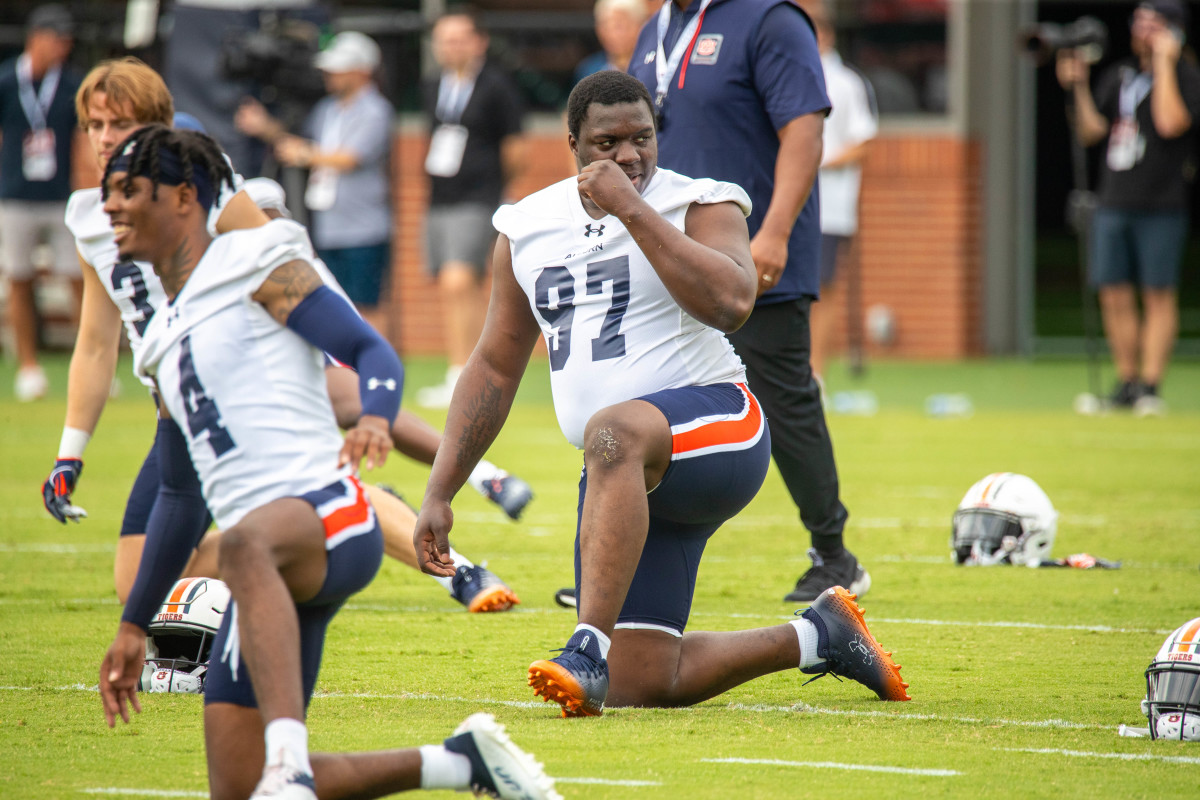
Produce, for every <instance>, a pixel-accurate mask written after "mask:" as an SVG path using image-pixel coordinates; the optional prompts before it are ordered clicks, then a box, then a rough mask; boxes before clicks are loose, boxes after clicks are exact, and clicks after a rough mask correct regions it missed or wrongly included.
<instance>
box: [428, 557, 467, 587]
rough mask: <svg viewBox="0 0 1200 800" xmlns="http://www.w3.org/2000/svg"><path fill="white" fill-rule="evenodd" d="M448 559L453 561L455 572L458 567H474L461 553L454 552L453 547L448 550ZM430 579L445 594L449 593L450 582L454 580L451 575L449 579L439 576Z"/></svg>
mask: <svg viewBox="0 0 1200 800" xmlns="http://www.w3.org/2000/svg"><path fill="white" fill-rule="evenodd" d="M450 559H451V560H452V561H454V570H455V571H456V572H457V571H458V568H459V567H473V566H475V565H474V564H473V563H471V559H469V558H467V557H466V556H464V555H463V554H462V553H460V552H458V551H457V550H455V549H454V548H453V547H451V548H450ZM430 577H432V578H433V579H434V580H435V581H437V582H438V583H439V584H441V586H442V588H443V589H445V590H446V591H447V592H449V591H451V586H450V582H451V581H453V580H454V576H453V575H451V576H450V577H449V578H443V577H442V576H440V575H431V576H430Z"/></svg>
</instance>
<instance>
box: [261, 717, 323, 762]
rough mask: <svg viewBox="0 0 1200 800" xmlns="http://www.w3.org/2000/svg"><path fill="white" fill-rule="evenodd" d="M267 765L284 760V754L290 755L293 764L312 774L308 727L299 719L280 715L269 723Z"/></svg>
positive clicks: (267, 730) (267, 731)
mask: <svg viewBox="0 0 1200 800" xmlns="http://www.w3.org/2000/svg"><path fill="white" fill-rule="evenodd" d="M266 740H267V766H268V767H270V766H274V765H276V764H280V763H282V762H283V757H284V754H285V753H286V754H287V755H288V756H290V757H291V758H290V761H291V762H292V765H293V766H295V767H297V768H298V769H302V770H304V771H305V772H307V773H308V774H309V775H311V774H312V764H311V763H309V760H308V728H306V727H304V723H303V722H301V721H300V720H298V719H292V718H290V717H280V718H279V719H276V720H272V721H271V722H269V723H267V729H266Z"/></svg>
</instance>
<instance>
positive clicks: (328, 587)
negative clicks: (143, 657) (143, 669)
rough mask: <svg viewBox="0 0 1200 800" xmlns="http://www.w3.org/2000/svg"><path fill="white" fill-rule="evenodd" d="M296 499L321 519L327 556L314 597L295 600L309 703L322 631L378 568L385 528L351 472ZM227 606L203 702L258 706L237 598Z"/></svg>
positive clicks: (306, 703) (323, 645)
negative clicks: (238, 629) (242, 646)
mask: <svg viewBox="0 0 1200 800" xmlns="http://www.w3.org/2000/svg"><path fill="white" fill-rule="evenodd" d="M299 499H301V500H304V501H305V502H307V503H309V504H311V505H312V507H313V509H314V510H315V511H316V512H317V515H318V516H319V517H321V521H322V522H323V523H324V524H325V550H326V558H327V559H328V563H327V565H326V572H325V584H324V585H323V586H322V587H321V591H319V592H318V593H317V596H316V597H314V598H313V599H311V600H308V601H306V602H304V603H298V604H297V605H296V614H297V616H298V617H299V619H300V666H301V669H302V671H303V679H304V705H305V707H306V708H307V707H308V701H309V700H310V699H312V693H313V688H314V687H315V686H316V684H317V673H318V672H319V671H320V669H321V651H322V650H323V649H324V647H325V631H326V630H327V629H328V628H329V623H330V622H331V621H332V620H333V617H334V615H336V614H337V612H338V610H339V609H341V607H342V604H343V603H345V602H346V600H347V599H348V598H350V597H351V596H352V595H354V594H355V593H357V592H359V591H361V590H362V589H363V588H365V587H366V586H367V584H369V583H370V582H371V579H372V578H374V577H375V573H376V572H378V571H379V565H380V563H381V562H382V561H383V534H382V533H381V532H380V530H379V522H378V520H376V518H375V509H373V508H372V507H371V502H370V500H368V499H367V494H366V490H364V489H363V486H362V484H361V483H360V482H359V480H358V478H356V477H354V476H350V477H348V478H345V479H343V480H340V481H338V482H337V483H332V484H330V485H329V486H326V487H325V488H324V489H318V490H317V491H315V492H309V493H307V494H304V495H301V496H300V498H299ZM229 607H230V609H231V611H230V612H227V613H226V614H225V618H224V619H222V620H221V628H220V630H218V631H217V638H216V639H215V640H214V641H213V647H212V653H211V656H210V658H209V663H208V674H207V676H206V678H205V683H204V703H205V705H207V704H209V703H233V704H235V705H239V706H245V707H247V708H257V706H258V702H257V700H255V698H254V687H253V685H252V684H251V678H250V673H249V671H248V670H247V669H246V664H245V663H244V662H242V660H241V656H240V653H239V643H238V641H237V634H236V633H233V634H231V628H232V627H233V626H235V625H236V624H237V604H236V603H231V604H230V606H229Z"/></svg>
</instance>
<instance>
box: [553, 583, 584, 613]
mask: <svg viewBox="0 0 1200 800" xmlns="http://www.w3.org/2000/svg"><path fill="white" fill-rule="evenodd" d="M554 602H556V603H558V604H559V605H560V606H562V607H563V608H579V602H578V601H577V600H576V599H575V587H574V586H567V587H565V588H562V589H559V590H558V591H557V592H555V593H554Z"/></svg>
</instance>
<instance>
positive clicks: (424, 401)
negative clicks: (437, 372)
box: [417, 383, 454, 408]
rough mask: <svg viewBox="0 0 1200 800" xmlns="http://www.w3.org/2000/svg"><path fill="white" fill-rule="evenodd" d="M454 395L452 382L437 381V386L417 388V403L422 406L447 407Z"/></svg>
mask: <svg viewBox="0 0 1200 800" xmlns="http://www.w3.org/2000/svg"><path fill="white" fill-rule="evenodd" d="M453 396H454V384H452V383H439V384H438V385H437V386H422V387H421V388H420V389H417V405H419V406H421V407H422V408H449V407H450V398H451V397H453Z"/></svg>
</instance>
